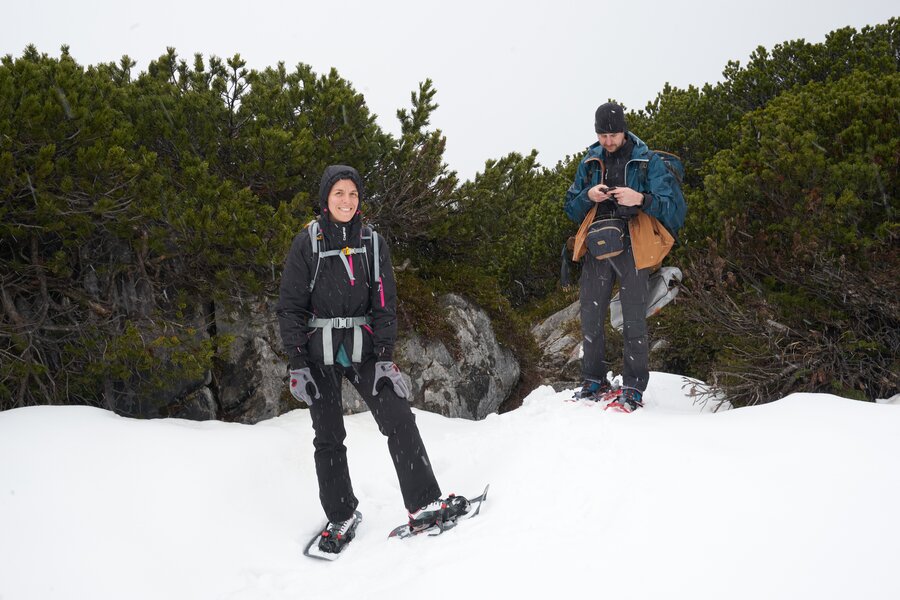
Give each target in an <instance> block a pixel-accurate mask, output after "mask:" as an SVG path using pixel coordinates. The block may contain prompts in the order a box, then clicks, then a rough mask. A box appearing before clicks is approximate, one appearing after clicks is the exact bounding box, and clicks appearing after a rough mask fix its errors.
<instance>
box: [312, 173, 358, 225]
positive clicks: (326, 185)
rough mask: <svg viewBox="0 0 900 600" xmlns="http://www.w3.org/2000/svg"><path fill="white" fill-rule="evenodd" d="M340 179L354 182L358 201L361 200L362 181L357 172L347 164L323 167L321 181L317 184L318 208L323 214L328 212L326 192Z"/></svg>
mask: <svg viewBox="0 0 900 600" xmlns="http://www.w3.org/2000/svg"><path fill="white" fill-rule="evenodd" d="M341 179H349V180H350V181H352V182H353V183H355V184H356V191H357V192H359V201H360V203H361V202H362V201H363V196H364V194H363V182H362V177H360V176H359V172H357V170H356V169H354V168H353V167H348V166H347V165H330V166H328V167H325V172H324V173H322V182H321V183H320V184H319V208H321V209H322V214H323V215H324V214H325V213H326V212H328V193H329V192H331V188H332V187H333V186H334V184H335V183H337V182H338V181H340V180H341Z"/></svg>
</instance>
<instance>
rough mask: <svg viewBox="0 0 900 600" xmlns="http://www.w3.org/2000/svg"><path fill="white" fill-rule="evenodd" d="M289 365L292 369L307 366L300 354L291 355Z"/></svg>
mask: <svg viewBox="0 0 900 600" xmlns="http://www.w3.org/2000/svg"><path fill="white" fill-rule="evenodd" d="M290 365H291V370H292V371H293V370H295V369H305V368H306V367H308V366H309V365H308V364H306V358H304V357H303V356H300V355H297V356H292V357H291V360H290Z"/></svg>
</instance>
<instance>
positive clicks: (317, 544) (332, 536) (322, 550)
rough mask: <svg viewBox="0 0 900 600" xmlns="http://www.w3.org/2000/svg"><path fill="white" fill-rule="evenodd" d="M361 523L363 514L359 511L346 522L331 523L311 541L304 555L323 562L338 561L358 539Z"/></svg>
mask: <svg viewBox="0 0 900 600" xmlns="http://www.w3.org/2000/svg"><path fill="white" fill-rule="evenodd" d="M361 521H362V513H361V512H359V511H358V510H357V511H355V512H354V513H353V516H351V517H350V518H349V519H347V520H346V521H337V522H332V521H329V522H328V523H326V525H325V527H323V528H322V532H321V533H320V534H319V535H317V536H316V537H314V538H313V539H312V540H310V542H309V544H307V546H306V549H305V550H304V551H303V554H304V555H306V556H309V557H310V558H319V559H322V560H335V559H337V558H338V556H340V554H341V552H343V551H344V550H345V549H346V548H347V545H348V544H349V543H350V542H351V541H353V538H354V537H356V528H357V527H358V526H359V524H360V522H361Z"/></svg>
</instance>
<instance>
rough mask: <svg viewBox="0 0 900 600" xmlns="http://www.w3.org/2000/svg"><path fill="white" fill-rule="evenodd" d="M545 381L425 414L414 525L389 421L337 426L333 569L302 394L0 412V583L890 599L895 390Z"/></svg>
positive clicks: (56, 594) (25, 599) (58, 595)
mask: <svg viewBox="0 0 900 600" xmlns="http://www.w3.org/2000/svg"><path fill="white" fill-rule="evenodd" d="M570 395H571V393H566V392H564V393H560V394H556V393H554V392H553V391H552V390H551V389H550V388H546V387H545V388H539V389H537V390H535V391H534V392H533V393H532V394H531V395H530V396H529V398H528V399H527V400H526V402H525V405H524V406H523V407H522V408H521V409H519V410H516V411H514V412H512V413H508V414H504V415H492V416H490V417H489V418H487V419H485V420H484V421H480V422H471V421H464V420H455V419H447V418H444V417H440V416H438V415H433V414H430V413H424V412H417V418H418V423H419V425H420V428H421V430H422V433H423V436H424V439H425V442H426V444H427V446H428V451H429V454H430V456H431V458H432V461H433V462H434V465H435V471H436V473H437V475H438V479H439V481H440V482H441V484H442V486H443V487H444V491H445V493H446V492H457V493H461V494H476V493H478V492H479V491H480V490H481V489H482V488H483V487H484V484H485V483H488V482H490V483H491V496H490V499H489V501H488V502H487V503H486V504H485V506H484V508H483V511H482V515H481V516H479V517H478V518H477V519H475V520H472V521H469V522H466V523H464V524H463V525H461V526H460V527H459V528H457V529H455V530H453V531H451V532H449V533H447V534H446V535H444V536H441V537H438V538H424V539H422V538H415V539H412V540H408V541H405V542H400V541H396V540H387V539H386V535H387V533H388V531H389V530H390V529H391V527H393V526H394V525H397V524H399V523H400V522H402V521H403V520H404V519H405V512H404V509H403V506H402V503H401V501H400V493H399V490H398V486H397V483H396V479H395V476H394V473H393V469H392V467H391V463H390V460H389V458H388V456H387V449H386V445H385V443H384V438H383V437H382V436H381V435H380V434H379V432H378V429H377V427H376V425H375V423H374V421H373V420H372V418H371V416H370V415H368V414H361V415H356V416H353V417H349V418H348V419H347V429H348V440H347V445H348V447H349V452H350V468H351V473H352V474H353V476H354V486H355V491H356V494H357V496H358V497H359V498H360V500H361V505H360V510H362V511H363V513H364V514H365V521H364V522H363V524H362V525H361V527H360V530H359V532H358V538H357V540H356V541H355V542H354V543H353V545H352V546H351V547H350V548H349V549H348V551H347V554H346V555H345V556H343V557H342V558H341V559H340V560H339V561H337V562H335V563H323V562H319V561H313V560H310V559H307V558H304V557H303V556H301V549H302V544H303V543H304V542H305V541H306V540H307V539H308V538H309V537H310V536H312V535H314V534H315V533H316V532H317V531H318V530H319V528H320V526H321V525H322V521H323V517H322V514H321V508H320V507H319V505H318V498H317V490H316V483H315V473H314V468H313V461H312V430H311V427H310V424H309V413H308V412H307V411H303V410H300V411H294V412H292V413H289V414H287V415H284V416H282V417H280V418H278V419H273V420H271V421H268V422H265V423H261V424H259V425H255V426H246V425H236V424H226V423H219V422H207V423H194V422H189V421H180V420H157V421H137V420H132V419H125V418H121V417H117V416H115V415H113V414H111V413H109V412H105V411H102V410H98V409H91V408H84V407H33V408H26V409H18V410H12V411H7V412H3V413H0V600H33V599H41V600H52V599H85V600H104V599H110V600H112V599H116V600H119V599H135V600H137V599H145V598H146V599H150V598H153V599H184V600H201V599H213V598H215V599H227V600H233V599H282V598H284V599H287V598H292V599H293V598H329V599H340V598H353V599H368V598H375V599H381V598H384V599H387V598H391V599H395V598H438V599H440V598H472V599H474V598H484V597H487V596H488V595H489V594H500V596H499V597H504V598H507V597H511V598H556V597H561V596H562V597H571V596H570V594H576V593H577V594H578V597H582V596H584V597H587V596H588V595H589V596H590V597H597V598H610V599H613V598H614V599H616V600H622V599H627V598H675V599H680V598H684V599H689V600H696V599H704V598H709V599H712V598H717V599H718V598H748V599H749V598H754V599H756V598H785V599H787V598H791V599H793V598H815V599H824V598H835V599H837V598H842V599H843V598H870V599H871V598H875V599H880V598H884V599H889V598H890V599H896V598H900V575H898V567H900V544H898V540H900V469H898V467H897V459H898V457H900V406H898V405H896V404H867V403H861V402H855V401H851V400H846V399H842V398H838V397H835V396H827V395H817V394H795V395H792V396H789V397H788V398H785V399H783V400H782V401H780V402H777V403H774V404H770V405H766V406H762V407H756V408H748V409H740V410H732V411H724V412H719V413H715V414H713V413H710V412H709V411H703V410H701V409H700V408H698V407H695V406H693V405H692V403H691V401H690V400H689V399H688V398H687V397H686V396H685V395H684V392H683V391H682V388H681V378H680V377H677V376H673V375H666V374H662V373H654V374H653V375H652V377H651V384H650V388H649V390H648V393H647V395H646V399H647V407H646V409H644V410H641V411H639V412H637V413H634V414H631V415H625V414H618V413H616V414H611V413H607V412H604V411H602V410H599V409H598V408H597V407H596V406H589V405H587V404H582V403H571V402H565V401H564V400H565V398H567V397H569V396H570Z"/></svg>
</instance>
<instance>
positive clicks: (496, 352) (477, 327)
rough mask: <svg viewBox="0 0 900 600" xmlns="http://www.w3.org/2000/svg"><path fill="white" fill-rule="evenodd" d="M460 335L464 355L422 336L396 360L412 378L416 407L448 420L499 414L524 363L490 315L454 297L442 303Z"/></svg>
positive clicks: (404, 344)
mask: <svg viewBox="0 0 900 600" xmlns="http://www.w3.org/2000/svg"><path fill="white" fill-rule="evenodd" d="M440 304H441V307H442V308H443V309H444V310H445V311H446V317H447V319H448V321H449V322H450V323H451V325H452V326H453V328H454V329H455V331H456V339H457V340H458V342H459V348H461V349H462V352H461V356H454V355H453V354H452V353H451V351H450V349H448V348H447V347H446V346H445V345H444V344H443V343H442V342H439V341H436V340H426V339H425V338H423V337H422V336H420V335H418V334H412V335H411V336H410V337H408V338H406V339H403V340H401V342H400V344H398V348H397V352H395V356H396V358H397V362H398V364H400V366H401V368H402V369H403V371H404V372H405V373H406V374H407V375H409V377H410V379H411V380H412V396H413V397H412V404H413V406H416V407H417V408H422V409H424V410H428V411H431V412H436V413H439V414H442V415H445V416H449V417H463V418H466V419H483V418H484V417H486V416H487V415H489V414H491V413H493V412H496V411H497V408H498V407H499V406H500V404H501V403H502V402H503V401H504V400H506V398H507V397H508V396H509V394H510V393H511V392H512V390H513V388H514V387H515V385H516V383H517V382H518V380H519V363H518V361H516V359H515V357H514V356H513V354H512V352H510V351H509V350H507V349H506V348H503V347H501V346H500V344H499V343H498V342H497V338H496V337H495V336H494V331H493V328H492V326H491V321H490V319H489V318H488V316H487V314H486V313H485V312H484V311H482V310H481V309H479V308H477V307H475V306H473V305H472V304H470V303H469V302H467V301H466V300H465V299H463V298H461V297H460V296H457V295H455V294H448V295H446V296H443V297H442V298H441V299H440Z"/></svg>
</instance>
